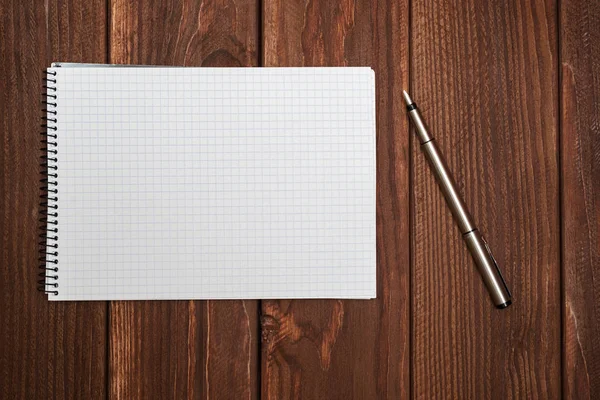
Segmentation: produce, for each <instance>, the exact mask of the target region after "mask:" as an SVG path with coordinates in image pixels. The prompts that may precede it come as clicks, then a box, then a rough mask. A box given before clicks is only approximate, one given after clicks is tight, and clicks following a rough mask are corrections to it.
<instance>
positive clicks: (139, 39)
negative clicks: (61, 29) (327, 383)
mask: <svg viewBox="0 0 600 400" xmlns="http://www.w3.org/2000/svg"><path fill="white" fill-rule="evenodd" d="M258 7H259V5H258V3H257V2H256V1H252V0H243V1H236V2H235V3H221V2H215V1H202V2H197V1H184V2H178V1H164V2H154V1H140V2H129V1H124V0H113V1H112V4H111V17H112V21H111V32H110V43H111V49H110V50H111V62H113V63H124V64H155V65H185V66H251V65H256V64H257V62H258V59H257V53H256V47H257V38H258V27H257V20H258ZM258 333H259V331H258V302H256V301H172V302H164V301H163V302H148V301H145V302H112V303H111V306H110V332H109V337H110V371H109V381H110V382H109V386H110V394H111V397H114V398H125V399H129V398H148V397H156V398H184V397H185V398H198V397H200V398H224V399H225V398H232V399H239V398H257V395H258V373H257V371H258V368H257V366H258V342H257V335H258Z"/></svg>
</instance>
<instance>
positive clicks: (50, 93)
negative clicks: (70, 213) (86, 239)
mask: <svg viewBox="0 0 600 400" xmlns="http://www.w3.org/2000/svg"><path fill="white" fill-rule="evenodd" d="M44 72H45V76H44V78H43V79H44V81H45V83H44V89H45V90H44V93H43V94H42V96H43V97H44V99H43V100H42V104H44V108H43V109H42V112H43V115H42V120H43V121H44V123H42V124H41V127H42V130H43V131H42V132H41V135H42V140H41V141H40V142H41V143H42V146H41V149H40V150H41V153H42V155H41V156H40V159H41V161H40V167H41V171H40V172H41V174H42V178H41V179H40V190H41V195H40V218H39V222H40V227H39V231H40V234H39V238H40V242H39V258H38V260H39V263H40V264H39V267H38V268H39V270H40V273H39V274H38V276H39V278H40V279H39V280H38V290H39V291H41V292H44V293H46V294H53V295H58V182H57V180H56V179H57V178H58V158H57V157H58V144H57V138H58V135H57V131H58V128H57V123H56V121H57V114H58V112H57V110H56V101H57V99H58V96H57V94H56V72H54V71H49V70H46V71H44Z"/></svg>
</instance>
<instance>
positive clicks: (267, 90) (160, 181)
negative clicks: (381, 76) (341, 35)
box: [49, 67, 376, 300]
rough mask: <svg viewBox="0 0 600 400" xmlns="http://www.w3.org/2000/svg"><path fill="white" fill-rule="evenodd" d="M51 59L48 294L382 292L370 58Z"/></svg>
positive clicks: (351, 295)
mask: <svg viewBox="0 0 600 400" xmlns="http://www.w3.org/2000/svg"><path fill="white" fill-rule="evenodd" d="M50 70H51V71H53V72H56V73H57V75H56V79H57V84H56V86H57V88H58V90H57V94H58V100H57V103H58V106H57V111H58V116H57V117H58V123H57V127H58V222H59V224H58V228H59V233H58V236H59V240H58V253H59V255H58V267H59V272H58V275H59V280H58V282H59V288H58V291H59V295H58V296H54V295H50V296H49V299H50V300H117V299H120V300H127V299H241V298H245V299H259V298H373V297H375V295H376V243H375V237H376V227H375V82H374V74H373V71H372V70H371V69H370V68H362V67H361V68H155V67H153V68H145V67H141V68H119V67H110V68H109V67H86V68H82V67H72V68H60V67H59V68H51V69H50ZM52 267H54V265H52Z"/></svg>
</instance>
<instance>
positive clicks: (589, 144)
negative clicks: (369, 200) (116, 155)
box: [0, 0, 600, 399]
mask: <svg viewBox="0 0 600 400" xmlns="http://www.w3.org/2000/svg"><path fill="white" fill-rule="evenodd" d="M0 18H1V21H0V56H1V60H2V79H0V109H1V110H2V117H1V119H0V121H1V130H0V135H1V138H2V140H1V143H2V148H1V150H0V155H1V157H2V158H1V163H0V164H1V166H2V174H1V176H0V201H1V203H0V210H1V211H2V214H1V215H2V218H1V220H0V232H1V238H0V241H1V242H0V244H1V246H0V252H1V254H0V260H1V268H0V299H1V301H0V398H3V399H12V398H23V399H45V398H80V399H99V398H104V397H111V398H124V399H132V398H133V399H135V398H160V399H164V398H207V399H208V398H211V399H226V398H232V399H244V398H251V399H256V398H259V397H262V398H268V399H287V398H300V397H301V398H307V399H317V398H322V399H326V398H332V399H352V398H356V399H374V398H389V399H400V398H410V397H414V398H419V399H430V398H450V399H485V398H498V399H508V398H527V399H529V398H544V399H546V398H559V397H561V396H564V397H566V398H596V399H598V398H600V3H598V2H597V1H594V0H561V1H560V2H557V1H550V0H547V1H544V0H532V1H529V0H509V1H496V2H487V1H479V0H464V1H449V0H440V1H435V2H434V1H417V0H387V1H386V0H376V1H368V0H356V1H354V2H352V1H347V0H344V1H333V0H287V1H284V0H263V1H262V2H260V1H258V0H222V1H217V0H205V1H192V0H189V1H187V0H186V1H181V2H180V1H174V0H173V1H162V2H161V1H150V0H143V1H140V2H129V1H126V0H109V1H106V0H92V1H84V0H69V1H66V0H61V1H47V2H45V3H43V2H41V1H31V0H28V1H26V0H23V1H18V0H0ZM51 61H74V62H97V63H125V64H159V65H186V66H302V65H305V66H318V65H328V66H334V65H367V66H371V67H373V69H374V70H375V72H376V80H377V124H378V128H377V157H378V160H377V168H378V175H377V180H378V186H377V199H378V201H377V224H378V231H377V242H378V298H377V300H374V301H335V300H332V301H317V300H315V301H311V300H309V301H307V300H301V301H295V300H294V301H289V300H286V301H163V302H141V301H140V302H110V303H109V302H79V303H49V302H48V301H47V300H46V298H45V296H44V295H42V294H40V293H38V292H36V290H35V286H36V283H35V282H36V280H37V271H36V266H37V252H36V250H37V247H36V246H37V245H36V243H37V231H36V228H37V226H38V215H37V213H38V202H39V199H38V196H39V190H38V187H39V173H38V169H39V168H38V156H39V152H38V148H39V142H38V141H39V137H38V136H39V135H38V132H39V123H40V116H41V113H40V110H39V109H40V104H39V100H40V92H41V84H42V81H41V78H42V72H43V69H44V68H45V67H47V66H48V65H49V64H50V62H51ZM403 88H409V89H410V93H411V94H412V95H413V98H415V100H416V101H417V102H418V103H419V105H420V106H421V109H422V112H423V114H424V116H425V118H426V119H427V121H428V122H429V125H430V127H431V129H432V132H434V133H435V134H436V136H437V140H438V143H439V146H440V147H441V149H442V151H443V152H444V153H445V154H446V157H447V158H448V163H449V165H450V167H451V169H452V170H453V171H454V172H455V175H456V179H457V181H458V182H459V186H460V189H461V190H462V191H463V193H464V194H465V196H466V202H467V203H468V205H469V206H470V207H471V210H472V212H473V214H474V216H475V219H476V220H477V221H479V224H480V226H481V228H482V230H483V231H484V233H487V236H488V240H489V242H490V246H491V247H492V248H493V249H495V253H496V256H497V258H498V261H499V263H500V264H501V266H502V269H503V271H504V273H505V276H506V278H507V281H508V282H509V284H510V287H511V288H512V291H513V294H514V304H513V306H511V307H510V308H509V309H507V310H505V311H498V310H496V309H495V308H494V307H493V306H492V304H491V302H490V301H489V299H488V296H487V293H486V291H485V290H484V287H483V285H482V283H481V281H480V278H479V276H478V275H477V273H476V270H475V268H474V266H473V264H472V261H471V259H470V256H469V253H468V252H467V249H466V247H465V245H464V243H463V242H462V240H461V237H460V233H459V231H458V229H457V227H456V226H455V225H454V223H453V220H452V218H451V215H450V213H449V211H448V209H447V207H446V205H445V203H444V200H443V198H442V196H441V194H440V192H439V191H438V188H437V187H436V183H435V181H434V179H433V177H432V175H431V173H430V171H429V169H428V166H427V164H426V161H425V159H424V157H423V155H422V154H420V151H419V146H418V143H417V141H416V140H415V138H414V137H413V135H412V133H411V131H410V129H409V126H408V119H407V116H406V113H405V107H404V105H403V100H402V97H401V90H402V89H403Z"/></svg>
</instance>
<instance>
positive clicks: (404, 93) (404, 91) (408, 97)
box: [402, 90, 413, 106]
mask: <svg viewBox="0 0 600 400" xmlns="http://www.w3.org/2000/svg"><path fill="white" fill-rule="evenodd" d="M402 95H403V96H404V100H405V101H406V105H407V106H409V105H411V104H412V103H413V101H412V99H411V98H410V96H409V95H408V93H406V90H403V91H402Z"/></svg>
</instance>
